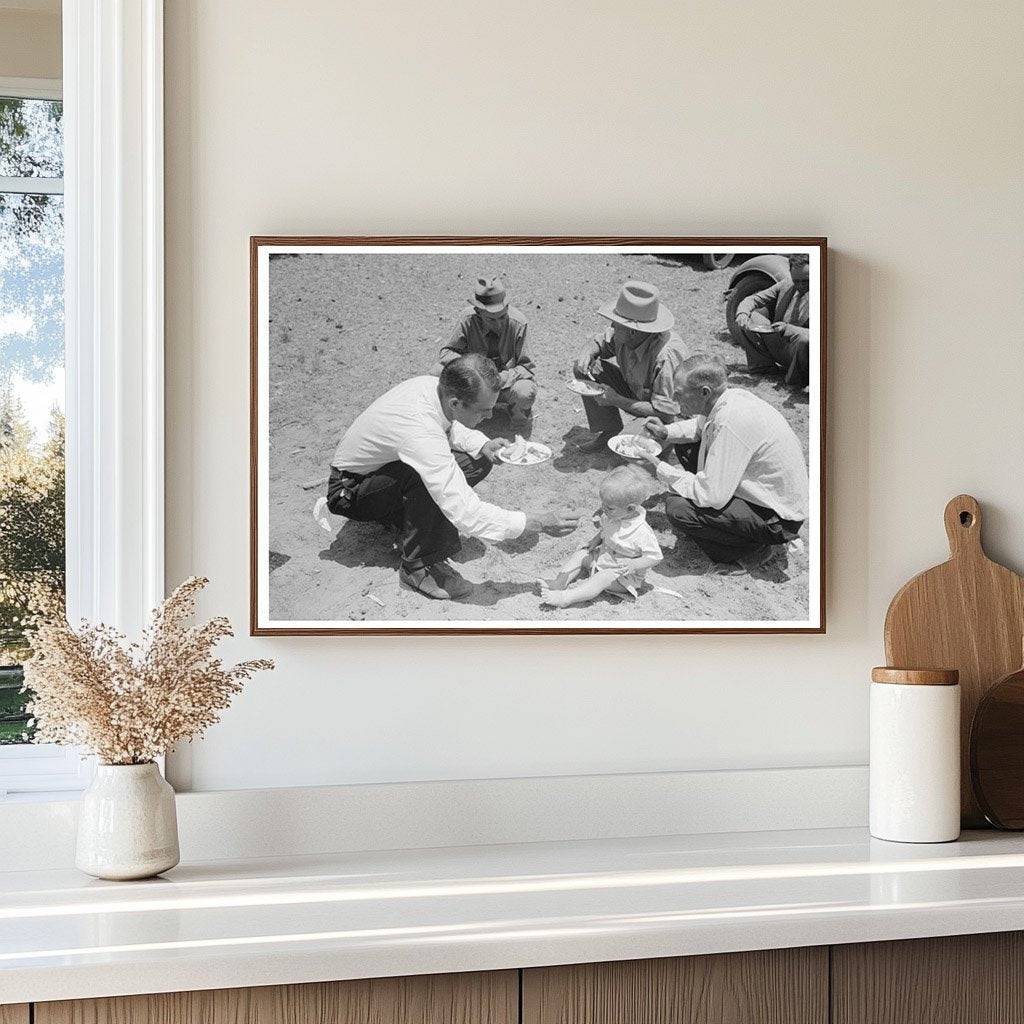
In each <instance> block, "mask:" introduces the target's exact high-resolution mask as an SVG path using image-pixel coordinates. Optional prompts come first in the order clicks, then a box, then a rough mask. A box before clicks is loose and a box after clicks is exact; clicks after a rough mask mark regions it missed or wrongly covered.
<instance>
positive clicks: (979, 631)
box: [885, 494, 1024, 828]
mask: <svg viewBox="0 0 1024 1024" xmlns="http://www.w3.org/2000/svg"><path fill="white" fill-rule="evenodd" d="M981 518H982V517H981V507H980V506H979V505H978V502H977V501H976V500H975V499H974V498H972V497H971V496H970V495H969V494H960V495H958V496H957V497H955V498H953V500H952V501H950V502H949V504H948V505H947V506H946V512H945V522H946V536H948V537H949V555H950V557H949V561H948V562H943V563H942V564H941V565H936V566H935V567H934V568H931V569H927V570H926V571H925V572H923V573H921V574H920V575H918V576H915V577H914V578H913V579H912V580H910V582H909V583H906V584H904V586H903V587H902V588H901V589H900V590H899V592H898V593H897V594H896V596H895V597H894V598H893V599H892V602H891V603H890V605H889V610H888V612H886V616H885V657H886V661H887V662H888V664H889V665H892V666H894V667H896V668H955V669H958V670H959V672H960V689H961V693H962V701H963V704H962V712H961V714H962V717H961V725H960V814H961V817H962V819H963V824H964V827H972V828H977V827H984V825H985V819H984V816H983V815H982V813H981V808H980V807H979V806H978V803H977V801H976V800H975V798H974V794H973V792H972V789H971V772H970V734H971V722H972V721H973V719H974V712H975V709H976V708H977V706H978V702H979V701H980V700H981V698H982V696H984V694H985V692H986V690H987V689H988V688H989V687H990V686H991V685H992V684H993V683H995V682H997V681H998V680H1000V679H1002V678H1003V676H1006V675H1009V674H1010V673H1011V672H1013V671H1014V670H1015V669H1017V668H1019V667H1020V650H1021V637H1022V636H1024V579H1022V578H1021V577H1020V576H1018V575H1017V574H1016V573H1015V572H1011V571H1010V570H1009V569H1007V568H1005V567H1004V566H1002V565H998V564H997V563H996V562H993V561H992V560H991V559H990V558H989V557H988V556H987V555H986V554H985V552H984V550H983V549H982V545H981Z"/></svg>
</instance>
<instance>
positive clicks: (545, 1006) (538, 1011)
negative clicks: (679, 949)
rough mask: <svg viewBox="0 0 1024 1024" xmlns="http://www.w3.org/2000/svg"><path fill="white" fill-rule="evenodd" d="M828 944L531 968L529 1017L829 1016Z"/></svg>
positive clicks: (623, 1022)
mask: <svg viewBox="0 0 1024 1024" xmlns="http://www.w3.org/2000/svg"><path fill="white" fill-rule="evenodd" d="M827 1020H828V950H827V949H826V948H825V947H815V948H808V949H772V950H764V951H759V952H753V953H721V954H715V955H713V956H689V957H678V958H672V959H664V960H631V961H625V962H622V963H608V964H583V965H578V966H569V967H541V968H534V969H531V970H527V971H524V972H523V1024H707V1022H709V1021H714V1022H715V1024H753V1022H756V1024H825V1022H826V1021H827Z"/></svg>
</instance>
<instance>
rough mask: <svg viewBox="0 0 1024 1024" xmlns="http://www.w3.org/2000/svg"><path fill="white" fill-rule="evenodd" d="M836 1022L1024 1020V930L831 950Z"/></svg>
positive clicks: (999, 1023) (981, 1023) (1015, 1023)
mask: <svg viewBox="0 0 1024 1024" xmlns="http://www.w3.org/2000/svg"><path fill="white" fill-rule="evenodd" d="M832 1019H833V1022H834V1024H1024V935H1022V933H1019V932H996V933H993V934H990V935H954V936H949V937H946V938H939V939H909V940H906V941H903V942H864V943H856V944H854V945H849V946H833V947H832Z"/></svg>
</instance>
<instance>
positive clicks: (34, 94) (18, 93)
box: [0, 75, 63, 100]
mask: <svg viewBox="0 0 1024 1024" xmlns="http://www.w3.org/2000/svg"><path fill="white" fill-rule="evenodd" d="M62 95H63V87H62V84H61V80H60V79H59V78H6V77H4V76H3V75H0V96H13V97H15V98H17V99H23V100H59V99H61V97H62Z"/></svg>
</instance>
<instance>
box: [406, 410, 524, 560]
mask: <svg viewBox="0 0 1024 1024" xmlns="http://www.w3.org/2000/svg"><path fill="white" fill-rule="evenodd" d="M466 433H467V434H478V435H479V436H480V437H483V439H484V441H485V442H486V440H487V437H486V436H485V435H483V434H480V432H479V431H478V430H466ZM460 450H464V449H460ZM470 454H472V453H470ZM399 458H400V459H401V461H402V462H404V463H405V464H406V465H407V466H409V467H410V469H414V470H415V471H416V472H417V473H418V474H419V477H420V479H421V480H422V481H423V485H424V487H426V489H427V491H428V492H429V493H430V496H431V497H432V498H433V499H434V501H435V502H436V503H437V507H438V508H439V509H440V510H441V511H442V512H443V513H444V514H445V516H447V518H448V520H449V521H450V522H451V523H452V525H453V526H455V528H456V529H457V530H458V531H459V532H460V533H462V534H465V535H466V536H468V537H479V538H480V539H481V540H489V541H500V540H510V539H511V538H513V537H518V536H520V534H522V532H523V531H524V530H525V529H526V515H525V514H524V513H523V512H515V511H511V510H509V509H504V508H500V507H499V506H497V505H492V504H490V503H489V502H486V501H481V500H480V498H479V497H478V496H477V494H476V492H475V491H474V490H473V488H472V487H470V486H469V484H468V483H467V482H466V476H465V474H464V473H463V472H462V470H461V469H460V468H459V464H458V463H457V462H456V461H455V457H454V456H453V455H452V450H451V448H450V447H449V446H448V443H447V439H446V438H445V437H444V435H441V436H439V437H433V436H421V437H410V438H408V439H407V440H406V441H405V443H404V444H403V445H402V448H401V450H400V455H399Z"/></svg>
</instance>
